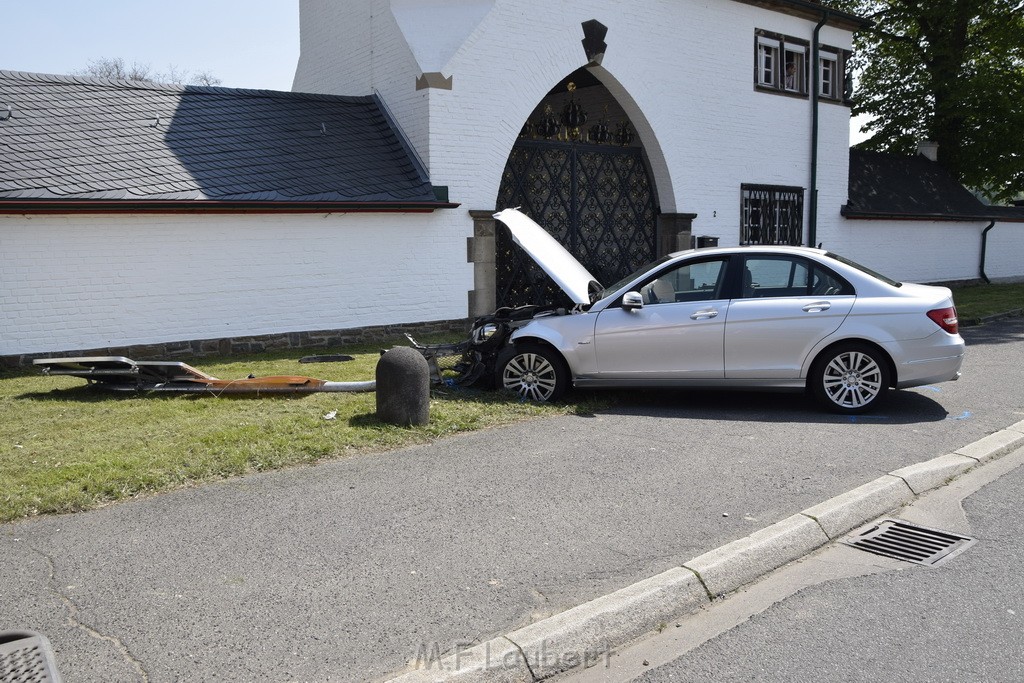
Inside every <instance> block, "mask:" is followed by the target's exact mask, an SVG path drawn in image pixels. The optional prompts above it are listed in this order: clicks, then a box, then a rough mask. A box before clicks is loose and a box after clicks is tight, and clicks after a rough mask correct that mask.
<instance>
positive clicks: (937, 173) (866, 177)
mask: <svg viewBox="0 0 1024 683" xmlns="http://www.w3.org/2000/svg"><path fill="white" fill-rule="evenodd" d="M842 214H843V215H844V216H846V217H847V218H895V219H916V220H954V221H955V220H960V221H980V220H1001V221H1016V220H1024V211H1021V210H1020V209H1017V208H1016V207H996V206H987V205H985V204H982V203H981V202H980V201H979V200H978V198H977V197H975V196H974V195H973V194H971V192H969V191H968V190H967V189H966V188H964V186H963V185H961V184H960V183H959V182H957V181H956V179H954V178H953V176H951V175H950V174H949V173H948V172H947V171H946V170H945V169H944V168H942V167H941V166H939V164H937V163H935V162H934V161H931V160H930V159H928V158H927V157H924V156H921V155H917V156H913V157H908V156H897V155H894V154H886V153H882V152H868V151H865V150H859V149H851V150H850V195H849V200H848V202H847V204H846V206H844V207H842Z"/></svg>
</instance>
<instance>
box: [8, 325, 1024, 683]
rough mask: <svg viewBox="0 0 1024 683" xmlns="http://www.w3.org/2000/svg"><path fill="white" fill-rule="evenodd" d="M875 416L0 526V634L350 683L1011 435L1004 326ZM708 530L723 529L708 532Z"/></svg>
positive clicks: (670, 424)
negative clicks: (933, 381) (958, 376)
mask: <svg viewBox="0 0 1024 683" xmlns="http://www.w3.org/2000/svg"><path fill="white" fill-rule="evenodd" d="M965 337H966V338H967V339H968V343H969V348H968V356H967V359H966V362H965V366H964V377H963V379H962V380H961V381H959V382H955V383H946V384H942V385H939V386H936V387H925V388H921V389H915V390H907V391H902V392H898V393H896V394H895V395H894V396H893V397H892V400H891V401H890V402H889V404H888V405H887V406H886V407H885V408H884V409H883V410H881V411H880V412H879V413H877V414H875V415H871V416H868V417H859V418H856V419H851V418H842V417H838V416H833V415H828V414H824V413H821V412H819V411H818V410H817V408H815V407H814V406H813V405H812V404H810V403H809V402H807V401H806V400H805V399H804V398H803V397H802V396H797V395H779V394H739V393H737V394H717V393H716V394H713V393H698V392H694V393H680V392H647V393H640V392H638V393H637V394H635V396H633V397H631V399H630V400H629V401H627V402H626V403H625V404H623V405H620V406H619V407H618V408H616V409H614V410H611V411H607V412H604V413H601V414H598V415H593V416H589V417H564V418H555V419H546V420H541V421H535V422H531V423H528V424H520V425H516V426H513V427H509V428H504V429H495V430H489V431H486V432H479V433H474V434H467V435H463V436H458V437H454V438H450V439H445V440H443V441H439V442H437V443H434V444H430V445H427V446H421V447H414V448H408V449H403V450H400V451H394V452H390V453H385V454H376V455H360V456H355V457H349V458H345V459H341V460H337V461H334V462H330V463H325V464H321V465H318V466H315V467H304V468H295V469H290V470H287V471H282V472H274V473H268V474H261V475H254V476H250V477H243V478H239V479H235V480H231V481H226V482H223V483H220V484H213V485H209V486H204V487H201V488H196V489H186V490H182V491H176V492H172V493H168V494H164V495H160V496H154V497H151V498H147V499H142V500H136V501H132V502H128V503H123V504H119V505H113V506H110V507H108V508H105V509H101V510H96V511H93V512H89V513H83V514H76V515H66V516H59V517H47V518H41V519H33V520H26V521H23V522H18V523H14V524H8V525H4V526H0V615H2V616H0V629H4V628H32V629H35V630H39V631H42V632H44V633H46V634H47V635H48V636H49V637H50V638H51V640H52V641H53V642H54V645H55V647H56V649H57V651H58V652H57V659H58V663H59V666H60V668H61V671H62V673H63V674H64V677H65V680H66V681H68V682H69V683H74V682H76V681H109V680H119V681H120V680H152V681H170V680H213V679H218V680H315V681H320V680H332V681H348V680H367V679H373V678H379V677H383V676H385V675H387V674H389V673H393V672H395V671H397V670H399V669H401V668H403V667H404V666H405V665H406V664H407V663H408V662H409V661H411V660H413V659H414V658H415V657H416V656H417V654H418V653H423V652H424V651H432V650H433V648H435V644H436V651H438V652H446V651H451V650H453V649H455V647H456V646H458V645H459V644H462V643H466V642H474V641H478V640H485V639H487V638H489V637H491V636H494V635H497V634H500V633H505V632H507V631H509V630H511V629H513V628H516V627H518V626H522V625H525V624H527V623H530V622H531V621H533V620H535V619H537V618H540V617H544V616H548V615H550V614H554V613H557V612H560V611H562V610H564V609H566V608H568V607H571V606H574V605H577V604H580V603H582V602H586V601H587V600H590V599H593V598H595V597H598V596H601V595H604V594H606V593H609V592H611V591H613V590H616V589H618V588H621V587H623V586H626V585H629V584H631V583H633V582H635V581H637V580H640V579H643V578H645V577H648V576H650V575H653V574H656V573H658V572H661V571H663V570H665V569H668V568H670V567H673V566H678V565H679V564H681V563H682V562H684V561H686V560H688V559H690V558H692V557H694V556H696V555H699V554H700V553H703V552H705V551H707V550H711V549H713V548H716V547H718V546H720V545H722V544H724V543H726V542H728V541H731V540H733V539H735V538H739V537H741V536H745V535H746V534H748V533H750V532H752V531H754V530H757V529H760V528H762V527H764V526H767V525H769V524H771V523H772V522H775V521H778V520H779V519H782V518H784V517H788V516H789V515H792V514H794V513H796V512H798V511H800V510H802V509H804V508H806V507H809V506H811V505H814V504H816V503H818V502H820V501H822V500H825V499H827V498H830V497H832V496H835V495H837V494H839V493H842V492H845V491H847V490H849V489H851V488H854V487H856V486H858V485H860V484H862V483H864V482H866V481H869V480H871V479H874V478H875V477H877V476H879V475H880V474H882V473H885V472H888V471H891V470H893V469H897V468H899V467H902V466H904V465H908V464H911V463H915V462H920V461H923V460H927V459H929V458H932V457H935V456H937V455H941V454H944V453H947V452H951V451H952V450H955V449H956V448H958V447H960V446H963V445H966V444H968V443H970V442H972V441H975V440H977V439H979V438H981V437H983V436H985V435H986V434H989V433H991V432H994V431H996V430H998V429H1001V428H1003V427H1006V426H1008V425H1010V424H1012V423H1015V422H1018V421H1020V420H1021V419H1022V415H1024V364H1022V363H1021V362H1020V359H1021V358H1022V357H1024V320H1021V319H1014V320H1010V321H1006V322H1001V323H996V324H992V325H989V326H986V327H985V328H980V329H977V330H966V331H965ZM725 514H728V516H724V515H725Z"/></svg>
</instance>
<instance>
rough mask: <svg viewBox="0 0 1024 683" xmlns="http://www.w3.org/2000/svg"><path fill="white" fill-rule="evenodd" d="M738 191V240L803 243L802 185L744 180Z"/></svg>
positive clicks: (761, 242) (795, 244) (741, 242)
mask: <svg viewBox="0 0 1024 683" xmlns="http://www.w3.org/2000/svg"><path fill="white" fill-rule="evenodd" d="M740 195H741V197H742V203H741V207H740V220H741V221H742V223H741V225H740V244H788V245H792V246H798V245H800V244H803V241H804V188H802V187H786V186H782V185H747V184H743V185H740Z"/></svg>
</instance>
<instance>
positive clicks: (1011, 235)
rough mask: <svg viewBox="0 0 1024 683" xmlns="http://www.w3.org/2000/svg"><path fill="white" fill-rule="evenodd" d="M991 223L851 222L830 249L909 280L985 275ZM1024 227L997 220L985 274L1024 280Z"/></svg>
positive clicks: (1006, 278)
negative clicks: (983, 253)
mask: <svg viewBox="0 0 1024 683" xmlns="http://www.w3.org/2000/svg"><path fill="white" fill-rule="evenodd" d="M987 225H988V223H987V222H977V223H951V222H939V221H887V220H878V221H875V220H845V219H843V226H842V230H840V231H837V233H836V235H835V237H834V238H832V239H830V240H826V242H825V247H826V248H828V249H831V250H833V251H835V252H838V253H840V254H842V255H844V256H847V257H849V258H852V259H853V260H855V261H859V262H860V263H863V264H864V265H865V266H868V267H869V268H872V269H874V270H876V271H878V272H880V273H884V274H886V275H888V276H889V277H892V278H894V279H897V280H905V281H908V282H937V281H952V280H973V279H976V278H979V277H981V274H980V271H979V265H980V263H981V232H982V230H984V229H985V227H986V226H987ZM1022 261H1024V225H1021V224H1020V223H996V225H995V227H994V228H992V230H990V231H989V233H988V247H987V249H986V256H985V273H986V274H987V275H988V277H989V278H990V279H991V280H1018V281H1019V280H1024V267H1022Z"/></svg>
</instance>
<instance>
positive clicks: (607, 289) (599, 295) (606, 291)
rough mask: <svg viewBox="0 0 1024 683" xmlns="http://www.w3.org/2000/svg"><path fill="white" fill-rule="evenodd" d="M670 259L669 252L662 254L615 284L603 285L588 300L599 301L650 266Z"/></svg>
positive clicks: (655, 265) (653, 266) (644, 271)
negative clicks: (603, 286)
mask: <svg viewBox="0 0 1024 683" xmlns="http://www.w3.org/2000/svg"><path fill="white" fill-rule="evenodd" d="M670 260H672V255H671V254H669V255H668V256H662V257H661V258H660V259H658V260H657V261H652V262H651V263H648V264H646V265H644V266H643V267H641V268H640V269H638V270H636V271H634V272H632V273H630V274H629V275H627V276H626V277H624V278H622V279H621V280H619V281H618V282H616V283H615V284H613V285H611V286H609V287H605V288H604V289H602V290H600V291H599V292H597V293H596V294H591V296H590V302H591V303H594V302H597V301H600V300H601V299H603V298H605V297H606V296H608V295H610V294H614V293H615V292H617V291H618V290H620V289H622V288H623V287H625V286H626V285H628V284H629V283H630V282H632V281H633V280H635V279H637V278H638V277H640V276H641V275H643V274H644V273H646V272H647V271H649V270H651V269H652V268H655V267H657V266H660V265H661V264H663V263H665V262H667V261H670Z"/></svg>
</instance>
